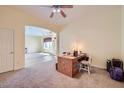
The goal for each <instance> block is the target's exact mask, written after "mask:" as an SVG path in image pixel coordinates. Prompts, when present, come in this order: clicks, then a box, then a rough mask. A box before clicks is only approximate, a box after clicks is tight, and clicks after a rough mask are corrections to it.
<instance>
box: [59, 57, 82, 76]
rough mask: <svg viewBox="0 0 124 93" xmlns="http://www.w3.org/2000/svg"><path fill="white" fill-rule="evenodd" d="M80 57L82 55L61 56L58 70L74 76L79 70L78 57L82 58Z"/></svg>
mask: <svg viewBox="0 0 124 93" xmlns="http://www.w3.org/2000/svg"><path fill="white" fill-rule="evenodd" d="M80 57H81V56H79V57H72V56H59V57H58V71H59V72H61V73H63V74H65V75H68V76H70V77H74V76H75V75H76V74H77V73H78V72H79V67H78V63H79V62H78V59H80Z"/></svg>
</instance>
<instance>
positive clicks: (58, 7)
mask: <svg viewBox="0 0 124 93" xmlns="http://www.w3.org/2000/svg"><path fill="white" fill-rule="evenodd" d="M46 7H50V8H52V9H53V10H52V12H51V14H50V16H49V17H50V18H52V17H53V16H54V14H55V13H60V14H61V15H62V17H64V18H65V17H66V14H65V12H64V11H63V10H62V8H73V5H52V6H46Z"/></svg>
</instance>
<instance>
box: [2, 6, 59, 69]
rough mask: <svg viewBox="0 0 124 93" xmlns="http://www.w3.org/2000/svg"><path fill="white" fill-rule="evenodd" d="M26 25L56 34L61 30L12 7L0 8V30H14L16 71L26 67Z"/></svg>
mask: <svg viewBox="0 0 124 93" xmlns="http://www.w3.org/2000/svg"><path fill="white" fill-rule="evenodd" d="M25 25H31V26H39V27H42V28H46V29H50V30H51V31H56V32H57V31H59V30H60V29H61V28H60V27H59V26H57V25H55V24H50V23H47V22H46V21H44V20H43V19H38V18H37V17H35V16H31V15H29V14H26V13H25V12H23V11H21V10H16V9H15V8H11V7H10V6H0V28H5V29H12V30H14V38H15V41H14V42H15V43H14V48H15V56H14V69H15V70H16V69H20V68H23V67H24V48H25V39H24V38H25V35H24V34H25V33H24V31H25Z"/></svg>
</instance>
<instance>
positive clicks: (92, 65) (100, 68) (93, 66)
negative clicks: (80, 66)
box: [91, 65, 106, 69]
mask: <svg viewBox="0 0 124 93" xmlns="http://www.w3.org/2000/svg"><path fill="white" fill-rule="evenodd" d="M91 66H92V67H96V68H100V69H106V68H105V67H101V66H97V65H91Z"/></svg>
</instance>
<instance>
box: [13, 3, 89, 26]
mask: <svg viewBox="0 0 124 93" xmlns="http://www.w3.org/2000/svg"><path fill="white" fill-rule="evenodd" d="M15 7H16V8H18V9H21V10H23V11H26V12H28V13H30V14H32V15H34V16H37V17H41V18H44V19H46V21H48V22H53V23H55V24H58V25H64V24H68V23H70V22H72V21H74V20H77V19H78V18H80V17H81V16H84V15H85V12H86V11H87V7H88V6H74V7H73V8H69V9H68V8H64V9H63V11H64V12H65V14H66V15H67V17H66V18H63V17H62V16H61V15H60V14H59V13H58V14H55V15H54V17H53V18H50V17H49V16H50V14H51V12H52V8H50V7H46V6H45V5H22V6H15Z"/></svg>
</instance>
